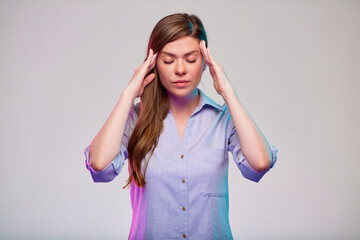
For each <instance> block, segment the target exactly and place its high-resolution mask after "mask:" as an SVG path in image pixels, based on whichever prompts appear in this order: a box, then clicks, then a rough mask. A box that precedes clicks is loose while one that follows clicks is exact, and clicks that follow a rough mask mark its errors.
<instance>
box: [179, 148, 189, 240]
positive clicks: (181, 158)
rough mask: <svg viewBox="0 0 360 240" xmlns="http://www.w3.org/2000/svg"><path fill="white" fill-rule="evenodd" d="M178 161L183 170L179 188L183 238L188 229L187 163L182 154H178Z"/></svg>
mask: <svg viewBox="0 0 360 240" xmlns="http://www.w3.org/2000/svg"><path fill="white" fill-rule="evenodd" d="M180 161H182V164H181V165H182V166H183V171H182V177H183V178H182V179H181V183H182V187H181V189H183V193H184V195H183V198H182V202H183V206H182V207H181V211H182V212H183V213H182V214H184V221H185V222H184V224H185V225H183V227H184V229H183V234H182V237H183V238H186V237H187V236H186V234H185V233H186V232H187V231H188V230H189V226H188V224H187V223H188V217H189V216H188V211H186V210H187V209H186V207H187V205H188V196H187V184H185V183H186V177H187V170H186V169H187V164H186V160H185V156H184V154H180Z"/></svg>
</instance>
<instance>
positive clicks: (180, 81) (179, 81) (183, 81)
mask: <svg viewBox="0 0 360 240" xmlns="http://www.w3.org/2000/svg"><path fill="white" fill-rule="evenodd" d="M187 82H190V81H188V80H177V81H175V83H187Z"/></svg>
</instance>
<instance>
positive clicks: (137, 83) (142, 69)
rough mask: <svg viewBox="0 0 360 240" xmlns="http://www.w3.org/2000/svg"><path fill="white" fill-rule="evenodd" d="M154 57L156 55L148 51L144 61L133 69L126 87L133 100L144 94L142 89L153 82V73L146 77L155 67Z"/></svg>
mask: <svg viewBox="0 0 360 240" xmlns="http://www.w3.org/2000/svg"><path fill="white" fill-rule="evenodd" d="M156 57H157V53H156V54H154V52H153V50H152V49H150V51H149V55H148V56H147V58H146V60H145V61H144V62H143V64H141V65H140V66H139V67H137V68H136V69H135V72H134V75H133V76H132V78H131V80H130V82H129V84H128V86H127V88H128V89H129V90H130V91H133V94H134V97H135V98H137V97H140V96H141V95H142V94H143V92H144V88H145V87H146V86H147V85H148V84H149V83H151V81H152V80H154V78H155V73H151V74H149V75H148V76H146V75H147V74H148V73H149V72H150V70H151V69H153V68H154V67H155V64H156ZM145 76H146V77H145Z"/></svg>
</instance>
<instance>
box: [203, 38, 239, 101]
mask: <svg viewBox="0 0 360 240" xmlns="http://www.w3.org/2000/svg"><path fill="white" fill-rule="evenodd" d="M200 50H201V53H202V55H203V58H204V60H205V63H206V65H207V66H208V67H209V71H210V74H211V76H212V78H213V81H214V82H213V83H214V88H215V90H216V92H217V93H218V94H220V95H221V96H223V95H224V94H225V93H226V92H227V91H229V90H232V86H231V84H230V81H229V79H228V78H227V76H226V73H225V71H224V68H223V67H222V66H221V65H219V64H217V63H216V62H215V60H214V58H213V57H212V56H211V53H210V49H209V48H206V46H205V41H204V40H202V41H200Z"/></svg>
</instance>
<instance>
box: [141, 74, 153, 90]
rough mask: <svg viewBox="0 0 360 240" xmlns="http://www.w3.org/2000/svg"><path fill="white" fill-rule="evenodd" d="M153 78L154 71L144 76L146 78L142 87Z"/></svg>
mask: <svg viewBox="0 0 360 240" xmlns="http://www.w3.org/2000/svg"><path fill="white" fill-rule="evenodd" d="M154 78H155V73H150V74H149V75H148V76H146V78H145V79H144V81H143V83H144V87H146V86H147V85H148V84H149V83H151V82H152V80H154Z"/></svg>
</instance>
